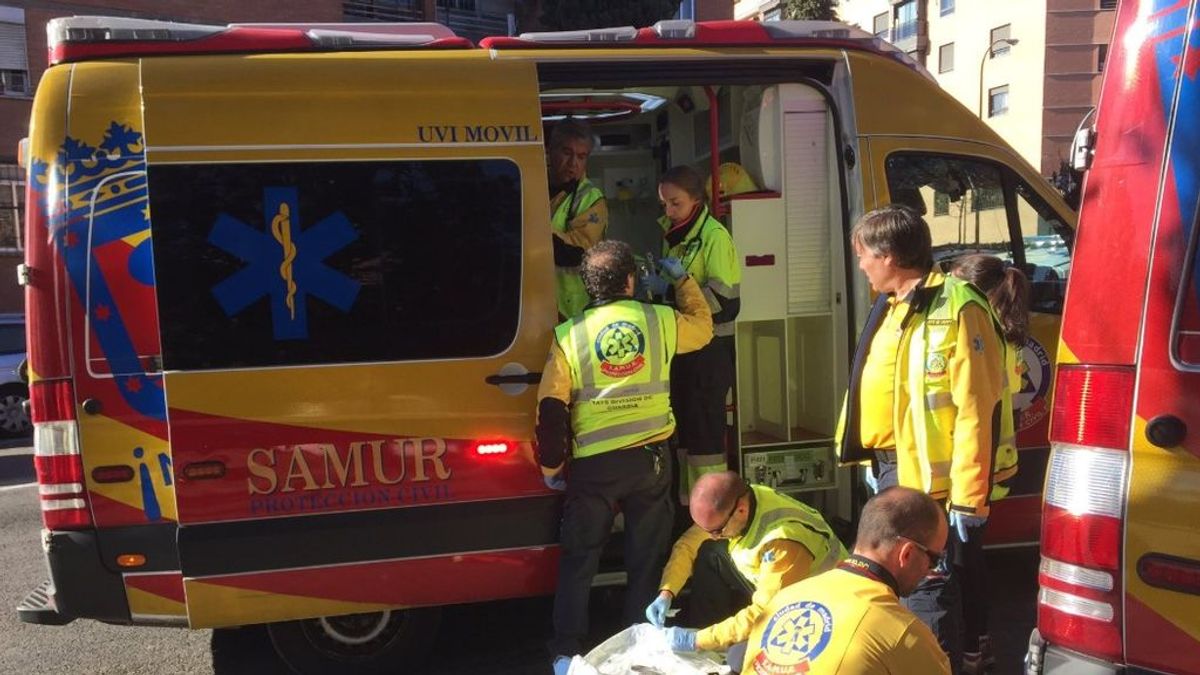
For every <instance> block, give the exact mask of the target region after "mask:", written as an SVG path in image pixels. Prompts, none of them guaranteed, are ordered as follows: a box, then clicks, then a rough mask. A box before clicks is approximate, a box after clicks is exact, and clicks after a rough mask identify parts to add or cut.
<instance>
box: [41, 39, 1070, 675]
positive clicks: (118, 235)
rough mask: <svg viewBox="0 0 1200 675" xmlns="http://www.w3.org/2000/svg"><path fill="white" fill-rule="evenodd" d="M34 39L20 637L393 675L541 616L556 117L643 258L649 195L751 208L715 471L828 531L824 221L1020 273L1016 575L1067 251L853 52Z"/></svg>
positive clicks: (551, 525)
mask: <svg viewBox="0 0 1200 675" xmlns="http://www.w3.org/2000/svg"><path fill="white" fill-rule="evenodd" d="M49 32H50V36H51V40H50V49H51V61H52V63H53V65H52V67H51V68H50V69H49V70H47V71H46V73H45V75H44V77H43V78H42V81H41V83H40V86H39V88H38V92H37V96H36V98H35V101H34V107H33V116H32V121H31V127H30V142H29V148H28V158H27V162H28V167H29V180H28V185H29V196H28V204H29V208H28V211H29V217H28V223H27V233H28V236H27V242H28V246H27V259H26V264H25V266H24V268H23V270H22V275H23V279H24V283H25V284H26V288H27V291H26V293H27V296H26V297H27V311H28V317H29V335H30V375H31V409H32V417H33V422H34V428H35V459H36V464H37V469H38V479H39V483H40V503H41V507H42V513H43V518H44V521H45V536H44V543H45V548H46V555H47V558H48V561H49V570H50V577H51V578H50V580H49V581H48V582H46V583H45V584H43V586H42V587H41V588H39V589H38V591H36V592H35V593H33V594H32V595H31V596H30V597H29V599H27V600H26V601H25V602H24V603H23V604H22V606H21V607H20V610H19V611H20V615H21V617H22V618H23V619H25V620H27V621H32V622H42V623H55V622H59V623H61V622H65V621H70V620H72V619H75V618H91V619H99V620H103V621H110V622H118V623H138V624H168V625H187V626H192V627H219V626H233V625H245V624H252V623H265V624H268V625H269V631H270V633H271V636H272V640H273V642H274V644H275V645H276V647H277V648H278V649H279V650H280V652H281V653H282V654H283V656H284V658H285V659H286V660H287V661H288V663H289V664H291V665H292V666H293V667H295V668H297V669H298V670H302V671H304V672H345V669H346V668H349V667H350V664H357V666H359V667H364V668H365V667H368V666H375V667H379V668H382V669H386V668H388V667H389V663H391V662H394V660H395V659H397V658H398V657H399V655H401V654H404V655H411V654H412V653H415V652H419V651H420V650H421V648H422V647H426V646H428V645H429V643H430V642H431V641H430V640H429V639H428V636H429V635H430V631H431V630H433V628H434V626H435V624H436V616H437V610H436V608H437V607H438V606H442V605H447V604H453V603H462V602H468V601H483V600H492V599H499V598H509V597H519V596H531V595H537V594H547V593H550V592H551V591H552V589H553V588H554V583H555V573H556V562H557V556H558V547H557V542H556V538H557V526H558V519H559V514H558V510H559V498H558V496H557V494H556V493H552V492H550V491H549V490H547V489H546V488H545V487H544V485H543V484H542V481H541V478H540V472H539V471H538V468H537V463H536V461H535V459H534V455H533V449H532V447H531V440H532V437H533V412H534V409H535V401H534V393H535V392H534V387H533V386H532V385H535V384H536V382H537V381H538V379H539V375H540V370H541V368H542V365H543V364H544V362H545V358H546V353H547V350H548V346H549V343H550V339H551V331H552V328H553V326H554V323H555V321H556V311H555V300H554V295H555V294H554V276H553V260H552V251H551V245H550V244H551V242H550V236H551V235H550V229H549V220H550V214H549V208H548V200H547V194H548V187H547V175H546V166H545V156H544V147H543V144H544V138H545V132H546V128H547V126H548V125H552V124H554V123H555V122H556V121H557V120H559V119H562V118H563V117H564V116H567V115H573V116H576V117H583V118H585V119H587V120H589V121H590V122H591V123H592V125H593V128H594V129H595V131H596V134H597V141H596V145H595V149H594V151H593V153H592V156H591V159H590V162H589V175H590V176H591V178H592V180H593V182H594V183H596V184H597V185H598V186H600V187H601V189H603V190H604V192H605V194H606V196H607V197H608V201H609V217H610V222H609V229H608V236H610V237H615V238H621V239H625V240H628V241H630V242H632V243H633V244H634V245H635V248H636V250H638V251H647V250H649V251H652V252H653V251H659V250H661V245H662V243H661V231H660V230H658V229H657V225H656V224H655V220H656V217H657V216H658V215H659V207H658V204H657V200H656V198H655V184H656V182H657V177H658V176H660V175H661V174H662V172H663V171H665V170H666V169H667V168H669V167H670V166H672V165H675V164H691V165H694V166H701V167H707V168H708V170H710V171H712V173H713V174H718V173H719V171H716V170H715V169H717V167H719V166H720V165H721V164H728V163H730V162H735V163H737V164H738V165H739V166H740V167H742V168H743V170H744V171H745V173H746V176H748V177H749V180H750V181H752V182H753V187H755V188H758V189H755V190H748V191H747V190H745V189H744V188H745V186H743V189H739V190H738V192H739V194H736V195H732V194H726V195H722V196H721V198H720V199H719V200H718V201H717V203H716V204H714V211H715V212H717V213H718V214H719V215H720V216H721V217H722V219H723V220H724V222H725V223H726V225H727V226H728V227H730V229H731V231H732V233H733V236H734V239H735V241H736V243H737V246H738V249H739V250H740V252H741V254H742V256H743V267H744V274H743V282H742V286H741V298H742V312H741V315H740V316H739V319H738V324H737V327H736V341H737V354H738V355H737V359H738V384H737V387H736V391H737V393H736V395H735V396H734V400H733V401H732V409H733V416H732V423H731V427H732V434H731V436H732V442H731V444H730V455H729V460H730V465H731V466H734V467H737V468H738V469H740V470H742V471H743V472H745V474H746V475H747V476H748V477H750V478H751V479H752V480H754V481H756V482H762V483H768V484H771V485H773V486H775V487H777V488H778V489H780V490H782V491H786V492H790V493H792V494H796V495H798V496H800V497H801V498H803V499H805V500H806V501H808V502H809V503H812V504H815V505H816V506H818V507H819V508H821V509H822V510H823V511H825V512H826V513H827V514H829V516H830V517H831V518H834V517H840V518H842V519H845V520H849V519H851V518H852V517H853V503H854V502H853V499H852V497H853V493H854V492H855V490H861V487H858V486H857V484H856V483H855V481H854V479H853V477H852V476H851V474H850V472H849V470H847V469H837V468H836V463H835V461H834V458H833V455H832V452H833V435H834V427H835V424H836V416H837V409H836V406H837V403H838V402H839V401H841V400H842V397H843V393H844V391H845V387H846V382H845V380H846V373H845V369H844V368H841V367H837V366H836V364H839V363H840V364H845V363H849V348H850V346H851V345H852V344H853V337H854V334H855V331H856V329H857V327H858V326H859V325H860V324H861V322H862V320H863V319H864V317H865V311H866V308H867V307H868V295H869V288H868V285H867V283H866V280H865V279H864V278H862V277H861V275H859V274H858V273H857V272H856V270H855V266H854V265H853V264H852V263H851V262H850V260H851V255H850V251H849V248H848V246H847V244H846V233H847V232H848V230H849V227H850V226H851V224H852V223H853V222H854V221H855V220H856V219H857V218H858V217H859V216H861V215H862V214H863V213H864V212H865V211H866V210H869V209H872V208H874V207H876V206H878V205H881V204H885V203H889V202H903V203H905V204H908V205H910V206H912V207H913V208H916V209H918V210H919V211H921V212H922V213H924V214H926V218H927V219H928V220H929V221H930V224H931V226H932V228H933V232H934V244H935V248H936V251H937V255H938V257H939V258H949V257H953V256H956V255H960V254H962V253H967V252H976V251H987V252H991V253H994V254H996V255H998V256H1001V257H1003V258H1005V259H1006V260H1009V261H1011V262H1012V263H1013V264H1015V265H1021V266H1024V267H1026V268H1027V269H1029V270H1030V272H1031V276H1033V277H1034V279H1035V286H1036V287H1037V288H1038V292H1039V295H1038V297H1039V304H1038V305H1037V308H1038V310H1039V314H1038V317H1037V318H1035V321H1034V325H1035V330H1034V339H1033V341H1032V342H1031V344H1030V345H1027V350H1026V359H1027V361H1028V362H1029V363H1030V364H1031V365H1030V368H1029V369H1028V370H1029V377H1028V384H1029V387H1028V391H1024V392H1023V393H1022V396H1024V398H1023V399H1021V400H1020V401H1019V402H1018V407H1019V408H1020V409H1021V411H1022V415H1023V417H1022V425H1021V426H1022V429H1023V430H1022V435H1021V446H1022V448H1023V449H1025V451H1024V452H1023V453H1022V459H1021V462H1022V468H1021V473H1020V474H1019V475H1020V478H1018V483H1017V484H1015V485H1014V486H1013V497H1011V498H1010V499H1008V500H1005V501H1004V502H1001V503H1000V504H999V505H997V507H996V509H995V510H994V514H995V515H994V520H995V525H994V526H993V528H992V531H993V533H995V534H996V535H997V536H998V537H1000V538H1001V539H1005V538H1007V540H1010V541H1022V540H1023V541H1028V540H1031V539H1034V538H1036V532H1037V505H1038V504H1039V499H1038V496H1037V495H1038V492H1039V491H1040V488H1041V471H1040V469H1041V467H1042V465H1043V463H1044V460H1042V461H1039V458H1044V453H1045V447H1046V442H1045V437H1046V431H1045V428H1046V427H1045V425H1046V419H1045V418H1046V411H1047V401H1048V393H1049V386H1050V379H1051V370H1050V367H1051V366H1052V363H1053V358H1054V356H1053V348H1052V344H1053V343H1052V341H1051V339H1050V336H1051V335H1052V334H1053V332H1054V331H1055V330H1056V327H1057V321H1058V319H1057V313H1058V312H1059V311H1060V308H1061V301H1062V286H1063V283H1065V280H1066V278H1067V276H1068V272H1069V266H1070V246H1071V240H1072V228H1073V225H1074V215H1073V214H1072V213H1071V212H1070V210H1069V209H1068V208H1067V207H1066V206H1065V205H1064V204H1063V202H1062V200H1061V199H1060V198H1059V196H1058V195H1057V193H1055V192H1054V190H1053V189H1052V188H1051V187H1050V186H1049V185H1048V184H1047V183H1046V181H1044V180H1043V179H1042V178H1041V177H1040V176H1038V175H1037V173H1036V171H1035V170H1034V169H1032V168H1031V167H1030V166H1029V165H1028V164H1027V163H1026V162H1024V161H1023V160H1022V159H1021V158H1020V157H1019V156H1018V155H1017V154H1016V153H1015V152H1014V151H1013V150H1012V149H1011V148H1010V147H1009V146H1008V145H1006V144H1005V143H1004V142H1003V141H1002V140H1001V139H1000V138H999V137H998V136H997V135H996V134H995V133H993V132H992V131H991V130H990V129H989V128H988V127H987V126H986V125H984V124H983V123H982V122H980V120H978V119H977V118H976V117H975V116H974V115H973V114H972V113H971V112H970V111H968V110H967V109H966V108H964V107H963V106H962V105H960V104H959V103H957V102H956V101H955V100H954V99H953V98H951V97H950V96H949V95H948V94H946V93H945V92H943V91H942V90H940V89H939V88H938V87H937V85H936V84H935V83H934V81H933V80H932V78H930V77H929V76H928V74H927V73H925V72H924V71H923V69H921V68H920V66H918V65H917V64H915V63H914V62H913V61H912V60H911V59H909V58H908V57H907V56H906V55H904V54H903V53H900V52H898V51H896V50H895V49H893V48H891V47H890V46H888V45H886V44H885V43H883V42H881V41H879V40H876V39H875V38H874V37H873V36H870V35H868V34H865V33H863V32H861V31H858V30H857V29H852V28H849V27H847V26H844V25H841V24H835V23H819V22H817V23H809V22H780V23H771V24H757V23H746V22H716V23H692V22H690V21H680V22H663V23H660V24H658V25H656V26H655V27H653V28H645V29H633V28H617V29H599V30H594V31H580V32H568V33H548V34H526V35H522V36H520V37H515V38H490V39H488V40H485V41H484V42H483V43H482V45H481V46H482V47H483V48H476V47H475V46H474V45H472V44H471V43H470V42H468V41H466V40H464V39H461V38H458V37H456V36H454V35H453V34H452V33H450V31H448V30H447V29H445V28H444V27H442V26H438V25H435V24H365V25H351V24H331V25H271V26H268V25H233V26H219V27H218V26H200V25H190V24H178V23H167V22H155V21H142V20H134V19H110V18H102V17H74V18H70V19H60V20H55V21H54V22H52V23H51V24H50V26H49ZM743 182H746V181H743ZM718 194H719V192H718ZM1038 270H1040V271H1041V273H1040V274H1032V273H1033V272H1035V271H1038ZM1006 514H1007V515H1006ZM1005 523H1007V526H1006V525H1005Z"/></svg>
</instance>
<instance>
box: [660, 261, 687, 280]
mask: <svg viewBox="0 0 1200 675" xmlns="http://www.w3.org/2000/svg"><path fill="white" fill-rule="evenodd" d="M658 269H659V270H661V271H662V273H663V276H665V277H666V278H667V279H669V280H670V281H671V283H675V282H677V281H679V280H680V279H682V278H684V277H686V276H687V270H685V269H684V268H683V261H682V260H680V259H679V258H676V257H674V256H672V257H668V258H663V259H662V260H659V261H658Z"/></svg>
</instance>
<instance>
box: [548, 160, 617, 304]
mask: <svg viewBox="0 0 1200 675" xmlns="http://www.w3.org/2000/svg"><path fill="white" fill-rule="evenodd" d="M555 202H557V203H555ZM551 210H552V213H551V215H550V229H551V230H552V231H554V232H558V233H566V232H568V231H569V230H572V229H576V228H587V229H594V230H596V231H597V232H596V233H595V234H594V236H589V237H585V238H584V239H585V241H573V239H578V238H566V237H564V240H565V241H567V243H568V244H571V245H580V244H584V245H582V246H580V248H583V249H585V250H586V249H588V248H591V247H592V246H593V245H595V244H596V242H597V241H599V240H600V238H601V237H603V236H604V230H605V229H606V228H607V226H608V209H607V208H606V207H605V203H604V192H602V191H601V190H600V188H598V187H596V186H595V185H594V184H592V182H591V181H590V180H588V179H587V177H586V176H585V177H583V178H581V179H579V185H578V186H577V187H576V188H575V191H574V192H571V193H568V192H560V193H559V194H557V195H555V197H554V199H553V200H552V201H551ZM554 277H555V279H554V280H555V289H556V299H557V301H558V313H559V314H561V315H562V316H564V317H566V318H570V317H572V316H575V315H576V314H578V313H579V312H581V311H583V308H584V306H585V305H587V303H588V294H587V290H586V289H585V288H584V287H583V279H581V278H580V276H579V267H555V268H554Z"/></svg>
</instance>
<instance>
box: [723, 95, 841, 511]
mask: <svg viewBox="0 0 1200 675" xmlns="http://www.w3.org/2000/svg"><path fill="white" fill-rule="evenodd" d="M836 147H837V145H836V143H835V142H834V136H833V121H832V117H831V114H830V111H829V109H828V106H827V103H826V101H825V99H824V98H823V97H822V96H821V94H820V93H819V92H817V91H816V90H814V89H813V88H811V87H808V86H805V85H801V84H782V85H775V86H770V87H766V88H765V90H764V92H763V96H762V101H761V104H760V109H759V115H758V143H757V148H759V153H760V157H759V164H760V165H761V171H762V179H763V187H764V188H765V189H766V190H768V191H769V192H768V193H766V194H755V195H747V196H745V197H742V196H735V197H733V198H732V200H731V201H730V207H731V209H730V223H731V225H732V231H733V237H734V242H735V243H736V245H737V249H738V253H739V255H741V257H742V291H741V298H742V310H741V313H740V315H739V316H738V326H737V370H738V380H737V388H736V392H737V420H738V423H737V432H738V434H737V437H738V446H739V458H738V459H739V464H740V467H739V468H740V470H741V471H742V473H743V475H745V476H746V478H747V479H749V480H750V481H752V482H755V483H762V484H765V485H770V486H772V487H776V488H778V489H779V490H780V491H782V492H787V493H792V494H799V493H803V492H809V491H814V490H828V489H831V488H835V487H837V485H838V472H837V471H836V466H837V464H836V461H835V459H834V455H833V440H832V439H833V435H834V429H835V426H836V423H837V415H838V404H839V402H840V396H839V392H840V391H842V390H843V388H844V386H845V383H844V379H845V374H844V373H843V372H842V369H841V368H838V367H837V364H841V363H845V362H846V344H847V338H846V332H847V318H846V306H845V298H846V293H845V288H844V279H845V270H844V265H843V260H844V256H845V251H844V248H843V242H842V236H841V233H842V215H841V200H840V196H839V181H838V180H837V172H838V171H839V168H838V162H837V158H836ZM818 494H820V493H814V494H812V495H811V496H812V497H814V498H815V497H817V496H818ZM826 506H828V507H829V508H833V507H832V503H830V504H827V505H826Z"/></svg>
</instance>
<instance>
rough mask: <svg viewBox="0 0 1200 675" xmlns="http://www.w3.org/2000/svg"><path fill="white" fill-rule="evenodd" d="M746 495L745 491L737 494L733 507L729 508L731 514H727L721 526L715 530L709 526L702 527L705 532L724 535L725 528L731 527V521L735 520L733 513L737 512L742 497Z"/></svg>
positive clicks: (717, 535) (716, 535)
mask: <svg viewBox="0 0 1200 675" xmlns="http://www.w3.org/2000/svg"><path fill="white" fill-rule="evenodd" d="M745 496H746V493H745V492H743V493H742V494H740V495H738V496H737V499H735V500H733V508H731V509H729V515H727V516H725V520H723V521H721V526H720V527H718V528H716V529H715V530H710V529H708V528H702V529H704V531H705V532H707V533H709V534H710V535H712V536H714V537H720V536H721V535H723V534H724V533H725V528H726V527H729V521H731V520H733V514H735V513H737V507H738V502H740V501H742V497H745Z"/></svg>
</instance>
